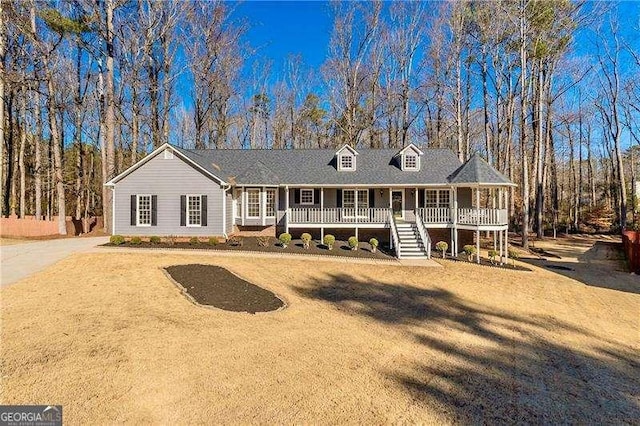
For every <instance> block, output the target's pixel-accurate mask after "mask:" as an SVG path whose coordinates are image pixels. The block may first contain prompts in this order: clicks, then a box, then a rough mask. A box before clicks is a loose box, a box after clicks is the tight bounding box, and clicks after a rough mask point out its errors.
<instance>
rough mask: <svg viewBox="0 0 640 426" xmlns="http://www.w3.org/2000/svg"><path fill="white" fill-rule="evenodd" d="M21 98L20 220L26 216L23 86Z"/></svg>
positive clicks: (24, 100)
mask: <svg viewBox="0 0 640 426" xmlns="http://www.w3.org/2000/svg"><path fill="white" fill-rule="evenodd" d="M21 89H22V90H21V93H22V96H21V98H22V99H20V119H21V121H22V125H21V126H20V152H19V153H18V169H19V170H20V218H24V216H25V214H26V211H25V210H26V204H27V199H26V197H27V188H26V185H27V171H26V170H25V164H24V151H25V148H26V145H27V86H25V85H24V84H23V85H22V88H21Z"/></svg>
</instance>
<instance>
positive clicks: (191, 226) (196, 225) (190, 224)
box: [185, 194, 202, 228]
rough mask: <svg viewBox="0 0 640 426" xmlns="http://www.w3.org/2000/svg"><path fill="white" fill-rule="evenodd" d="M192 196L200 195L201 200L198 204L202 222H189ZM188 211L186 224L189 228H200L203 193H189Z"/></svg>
mask: <svg viewBox="0 0 640 426" xmlns="http://www.w3.org/2000/svg"><path fill="white" fill-rule="evenodd" d="M191 197H198V199H199V200H200V202H199V203H198V205H199V206H200V223H197V224H195V223H189V222H190V215H189V213H190V209H189V198H191ZM186 201H187V205H186V208H187V211H186V212H185V214H186V222H185V223H186V226H187V227H189V228H199V227H201V226H202V194H187V200H186Z"/></svg>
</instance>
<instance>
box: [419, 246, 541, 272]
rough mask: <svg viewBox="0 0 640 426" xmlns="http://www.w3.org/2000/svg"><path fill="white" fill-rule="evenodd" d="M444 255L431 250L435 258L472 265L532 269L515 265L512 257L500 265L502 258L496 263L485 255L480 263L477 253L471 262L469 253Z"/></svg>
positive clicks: (515, 269) (510, 269) (513, 269)
mask: <svg viewBox="0 0 640 426" xmlns="http://www.w3.org/2000/svg"><path fill="white" fill-rule="evenodd" d="M441 256H442V255H441V254H440V253H438V254H436V252H435V251H432V252H431V258H432V259H434V260H449V261H451V262H463V263H469V264H472V265H479V266H489V267H491V268H498V269H507V270H509V271H527V272H531V271H532V269H529V268H527V267H524V266H520V265H515V266H514V265H513V261H512V260H511V259H509V261H508V262H507V263H505V264H502V265H500V263H499V262H500V260H499V259H496V261H495V262H496V263H491V261H490V260H489V259H485V258H484V257H480V263H479V264H478V263H477V262H476V257H475V255H474V256H473V261H471V262H469V260H468V259H467V255H466V254H459V255H458V257H451V255H447V257H446V258H444V259H443V258H442V257H441Z"/></svg>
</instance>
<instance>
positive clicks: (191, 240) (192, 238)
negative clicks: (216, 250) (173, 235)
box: [189, 237, 200, 246]
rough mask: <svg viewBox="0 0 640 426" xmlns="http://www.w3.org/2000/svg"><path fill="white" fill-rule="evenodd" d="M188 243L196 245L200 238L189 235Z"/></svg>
mask: <svg viewBox="0 0 640 426" xmlns="http://www.w3.org/2000/svg"><path fill="white" fill-rule="evenodd" d="M189 244H191V245H192V246H197V245H198V244H200V240H199V239H198V237H191V238H189Z"/></svg>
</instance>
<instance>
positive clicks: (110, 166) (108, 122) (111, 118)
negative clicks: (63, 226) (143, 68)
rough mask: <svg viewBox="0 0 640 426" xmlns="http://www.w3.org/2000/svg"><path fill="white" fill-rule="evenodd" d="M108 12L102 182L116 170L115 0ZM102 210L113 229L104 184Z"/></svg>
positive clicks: (108, 2) (107, 3)
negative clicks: (104, 151) (104, 153)
mask: <svg viewBox="0 0 640 426" xmlns="http://www.w3.org/2000/svg"><path fill="white" fill-rule="evenodd" d="M104 7H105V14H106V30H107V33H106V40H105V42H106V46H107V52H106V53H107V57H106V82H105V100H106V105H105V141H104V143H105V145H106V146H105V150H106V155H105V161H106V164H105V166H106V167H103V170H104V175H103V176H102V183H103V184H105V183H107V182H108V181H109V180H110V179H111V178H113V177H114V176H113V174H114V171H115V152H114V150H115V148H114V132H115V112H114V99H113V97H114V86H113V55H114V51H113V0H105V2H104ZM102 188H103V189H102V211H103V219H104V229H105V231H106V232H111V231H112V223H111V222H112V214H113V205H112V197H113V192H112V191H111V189H110V188H107V187H106V186H104V185H103V187H102Z"/></svg>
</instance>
